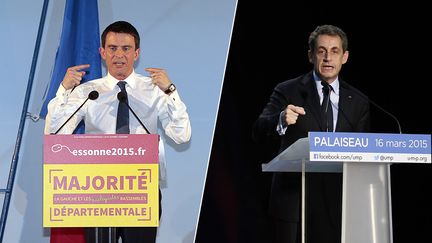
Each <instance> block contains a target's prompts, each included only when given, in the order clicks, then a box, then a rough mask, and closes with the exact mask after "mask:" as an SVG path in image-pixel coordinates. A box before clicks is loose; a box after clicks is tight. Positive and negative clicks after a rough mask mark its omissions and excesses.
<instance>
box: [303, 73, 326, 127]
mask: <svg viewBox="0 0 432 243" xmlns="http://www.w3.org/2000/svg"><path fill="white" fill-rule="evenodd" d="M301 84H302V87H301V89H302V90H301V91H300V92H302V94H304V95H303V96H304V97H305V102H306V104H307V106H308V107H309V109H311V113H312V115H313V117H314V120H315V122H316V124H318V126H319V128H320V130H321V131H324V129H323V124H322V122H321V121H322V119H321V116H322V113H321V106H320V101H319V95H318V92H317V88H316V84H315V81H314V79H313V75H312V72H310V73H308V74H307V75H305V76H304V78H303V79H302V80H301Z"/></svg>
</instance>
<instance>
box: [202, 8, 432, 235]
mask: <svg viewBox="0 0 432 243" xmlns="http://www.w3.org/2000/svg"><path fill="white" fill-rule="evenodd" d="M281 2H283V1H281ZM346 4H349V6H346ZM426 11H427V8H426V7H425V6H420V5H416V4H415V3H414V2H410V3H405V4H400V5H397V4H394V3H392V4H391V5H386V6H376V4H374V3H373V2H370V3H367V2H364V1H363V2H362V3H359V4H356V3H353V2H349V3H348V2H345V3H342V4H338V3H336V2H334V1H331V2H324V1H323V2H321V3H320V4H312V3H310V2H309V3H304V4H303V5H301V4H292V3H278V2H276V1H239V3H238V6H237V15H236V19H235V23H234V30H233V35H232V41H231V46H230V51H229V58H228V64H227V68H226V73H225V80H224V85H223V90H222V96H221V101H220V107H219V112H218V117H217V125H216V130H215V134H214V140H213V146H212V152H211V156H210V162H209V163H210V164H209V168H208V174H207V181H206V186H205V191H204V198H203V202H202V208H201V214H200V219H199V224H198V231H197V235H196V241H195V242H196V243H212V242H224V243H231V242H235V243H237V242H247V243H255V242H272V239H271V237H270V235H271V232H272V231H271V230H272V225H271V223H270V221H269V220H268V218H267V214H266V210H267V199H268V194H269V188H270V181H271V174H270V173H262V172H261V163H266V162H268V161H270V160H271V159H272V158H273V157H274V156H275V155H276V153H277V149H278V146H279V145H278V141H274V142H273V143H272V142H269V143H265V144H258V143H255V142H254V141H253V140H252V137H251V131H252V125H253V122H254V121H255V120H256V119H257V117H258V116H259V114H260V113H261V111H262V109H263V108H264V106H265V104H266V103H267V101H268V98H269V96H270V94H271V92H272V90H273V88H274V86H275V85H276V84H277V83H279V82H282V81H284V80H287V79H290V78H294V77H297V76H299V75H301V74H303V73H306V72H309V71H310V70H311V68H312V65H311V64H310V63H309V62H308V59H307V50H308V46H307V41H308V36H309V34H310V32H312V31H313V30H314V29H315V27H316V26H317V25H322V24H333V25H336V26H339V27H341V28H342V29H343V30H344V31H345V32H346V34H347V35H348V40H349V45H348V50H349V51H350V56H349V59H348V63H347V64H345V65H344V66H343V68H342V72H341V76H342V78H343V79H344V80H345V81H347V82H348V83H350V84H352V85H353V86H355V87H357V88H359V89H360V90H362V91H363V92H364V93H365V94H367V95H368V96H369V98H370V99H371V100H372V101H374V102H375V103H377V104H379V105H380V106H381V107H383V108H384V109H386V110H387V111H389V112H390V113H391V114H393V115H394V116H395V117H397V119H398V120H399V121H400V124H401V127H402V132H403V133H405V134H431V119H430V107H429V106H430V91H429V90H430V89H429V88H427V87H428V86H430V84H428V82H430V81H431V78H430V77H431V74H430V72H429V71H430V68H431V67H430V66H431V65H430V64H431V61H430V60H431V59H430V58H431V51H430V46H431V44H430V42H431V41H430V38H427V37H426V36H428V35H430V33H428V32H430V30H431V28H430V26H428V25H427V21H428V18H427V13H426ZM372 129H373V132H379V133H398V132H399V131H398V127H397V123H396V121H395V120H394V119H393V118H391V117H390V116H389V115H387V114H385V113H384V112H382V111H380V110H378V109H376V108H374V107H372ZM430 176H431V165H430V164H429V165H420V164H393V165H392V166H391V177H392V182H391V186H392V209H393V237H394V241H393V242H394V243H403V242H416V243H419V242H431V241H432V237H431V232H430V230H431V219H432V215H431V207H430V200H429V199H428V198H429V196H428V195H427V194H430V189H429V187H430V186H429V185H430V184H431V177H430Z"/></svg>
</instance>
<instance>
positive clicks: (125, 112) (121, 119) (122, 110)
mask: <svg viewBox="0 0 432 243" xmlns="http://www.w3.org/2000/svg"><path fill="white" fill-rule="evenodd" d="M117 85H118V86H119V87H120V92H122V93H124V94H125V97H126V99H125V101H124V102H121V101H119V105H118V110H117V123H116V133H118V134H128V133H129V108H128V98H127V92H126V87H125V85H126V82H125V81H119V82H118V83H117Z"/></svg>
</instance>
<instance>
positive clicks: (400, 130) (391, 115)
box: [348, 85, 402, 134]
mask: <svg viewBox="0 0 432 243" xmlns="http://www.w3.org/2000/svg"><path fill="white" fill-rule="evenodd" d="M352 87H354V86H352ZM348 88H349V89H350V90H352V91H354V92H355V93H356V94H358V95H359V96H360V97H361V98H363V99H364V100H366V101H368V102H369V103H371V104H372V105H374V106H375V107H377V108H378V109H380V110H381V111H383V112H384V113H386V114H387V115H388V116H390V117H391V118H393V120H395V121H396V124H397V126H398V129H399V134H402V128H401V125H400V123H399V120H398V119H397V118H396V116H394V115H393V114H392V113H390V112H389V111H387V110H386V109H384V108H382V107H381V106H380V105H378V104H377V103H376V102H374V101H373V100H371V99H370V98H368V97H366V96H365V95H364V94H363V93H361V92H360V91H359V90H358V89H357V88H355V89H354V88H351V87H350V85H348Z"/></svg>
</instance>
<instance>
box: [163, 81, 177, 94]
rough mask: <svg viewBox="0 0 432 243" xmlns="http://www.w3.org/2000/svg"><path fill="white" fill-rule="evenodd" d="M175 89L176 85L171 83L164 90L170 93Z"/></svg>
mask: <svg viewBox="0 0 432 243" xmlns="http://www.w3.org/2000/svg"><path fill="white" fill-rule="evenodd" d="M175 90H176V86H175V85H174V84H173V83H171V84H170V86H168V88H167V89H166V90H165V91H164V92H165V94H167V95H170V94H171V93H172V92H174V91H175Z"/></svg>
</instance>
